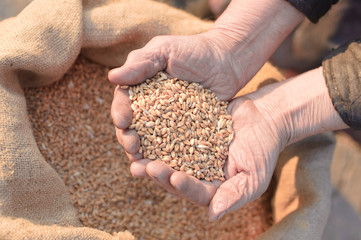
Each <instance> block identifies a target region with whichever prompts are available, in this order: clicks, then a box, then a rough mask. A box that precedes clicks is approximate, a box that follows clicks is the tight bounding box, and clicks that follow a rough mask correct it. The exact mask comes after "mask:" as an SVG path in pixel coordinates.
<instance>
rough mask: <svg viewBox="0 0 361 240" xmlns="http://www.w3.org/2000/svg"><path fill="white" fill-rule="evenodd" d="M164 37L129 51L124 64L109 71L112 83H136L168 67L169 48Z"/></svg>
mask: <svg viewBox="0 0 361 240" xmlns="http://www.w3.org/2000/svg"><path fill="white" fill-rule="evenodd" d="M163 42H164V41H163V40H162V38H159V37H156V38H153V39H152V40H151V41H150V42H149V43H148V44H147V45H146V46H145V47H143V48H141V49H138V50H134V51H132V52H131V53H129V55H128V58H127V60H126V62H125V63H124V65H123V66H122V67H119V68H115V69H112V70H111V71H109V73H108V78H109V81H110V82H111V83H114V84H118V85H121V86H123V85H135V84H139V83H141V82H144V81H145V79H147V78H150V77H153V76H154V75H155V74H156V73H157V72H159V71H161V70H163V69H165V68H166V67H167V61H168V55H167V53H166V50H165V49H167V48H166V47H165V46H164V45H165V44H162V43H163Z"/></svg>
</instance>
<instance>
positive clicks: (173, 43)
mask: <svg viewBox="0 0 361 240" xmlns="http://www.w3.org/2000/svg"><path fill="white" fill-rule="evenodd" d="M227 43H229V42H227V37H226V36H225V35H222V36H220V34H218V33H216V32H215V31H209V32H206V33H202V34H198V35H192V36H157V37H155V38H153V39H152V40H151V41H150V42H149V43H148V44H147V45H146V46H145V47H143V48H141V49H138V50H135V51H132V52H131V53H130V54H129V55H128V58H127V60H126V62H125V64H124V65H123V66H122V67H120V68H116V69H113V70H111V71H110V72H109V75H108V77H109V80H110V81H111V82H112V83H115V84H118V85H121V86H122V85H135V84H139V83H141V82H143V81H145V79H147V78H150V77H153V76H154V75H155V74H156V73H157V72H159V71H161V70H165V72H167V73H168V74H169V75H171V76H172V77H177V78H179V79H182V80H187V81H190V82H198V83H200V84H202V85H203V86H204V87H205V88H209V89H211V90H212V91H213V92H215V93H216V95H217V96H218V97H219V98H220V99H221V100H229V99H231V98H232V97H233V96H234V95H235V94H236V93H237V92H238V91H239V90H240V89H241V88H242V87H243V86H244V85H245V84H246V83H247V82H248V80H249V79H246V78H245V76H246V74H245V73H244V71H243V69H242V66H240V64H239V61H238V60H236V59H235V57H234V56H233V54H232V52H231V51H230V49H229V46H227ZM262 64H263V63H262Z"/></svg>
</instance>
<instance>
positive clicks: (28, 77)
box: [0, 0, 333, 239]
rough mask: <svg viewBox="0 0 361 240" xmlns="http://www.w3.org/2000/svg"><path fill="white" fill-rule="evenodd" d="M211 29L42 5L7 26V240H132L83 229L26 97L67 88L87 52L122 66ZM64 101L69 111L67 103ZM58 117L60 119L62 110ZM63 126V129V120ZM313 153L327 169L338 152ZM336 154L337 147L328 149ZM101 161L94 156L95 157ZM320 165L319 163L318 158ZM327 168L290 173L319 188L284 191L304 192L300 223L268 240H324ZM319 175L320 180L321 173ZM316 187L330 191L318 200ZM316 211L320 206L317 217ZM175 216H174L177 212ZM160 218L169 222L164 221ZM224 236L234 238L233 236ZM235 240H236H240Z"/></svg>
mask: <svg viewBox="0 0 361 240" xmlns="http://www.w3.org/2000/svg"><path fill="white" fill-rule="evenodd" d="M210 24H211V23H209V22H205V21H201V20H199V19H198V18H196V17H194V16H192V15H190V14H187V13H185V12H183V11H181V10H176V9H174V8H171V7H169V6H167V5H165V4H162V3H157V2H153V1H146V0H123V1H115V0H109V1H105V0H104V1H91V0H88V1H83V2H82V1H80V0H69V1H65V0H62V1H58V0H34V1H33V2H32V3H31V4H30V5H29V6H28V7H27V8H25V9H24V10H23V11H22V12H21V13H20V14H19V15H18V16H17V17H15V18H10V19H6V20H3V21H2V22H0V236H1V238H4V239H7V238H10V239H22V238H27V237H29V238H32V239H42V238H44V239H46V238H54V239H67V238H68V239H74V238H77V239H133V237H132V236H130V235H129V234H128V233H125V234H120V235H118V236H112V235H110V234H108V233H105V232H101V231H99V230H95V229H91V228H83V227H81V224H80V221H79V219H78V217H77V210H76V209H75V208H74V207H73V205H72V204H71V202H70V199H69V194H68V192H67V189H66V187H65V186H64V183H63V182H62V181H61V179H60V178H59V177H58V175H57V174H56V172H55V171H54V170H53V169H52V168H51V167H50V166H49V165H48V164H47V163H46V162H45V161H44V158H43V156H42V155H41V154H40V152H39V149H38V147H37V145H36V142H35V139H34V137H33V134H32V129H31V125H30V123H29V118H28V115H27V112H26V102H25V98H24V94H23V90H22V87H29V86H32V87H34V86H43V85H47V84H50V83H53V82H54V81H56V80H58V79H60V77H61V76H63V74H64V73H65V72H66V71H67V70H68V69H69V68H70V66H71V65H72V64H73V63H74V61H75V60H76V58H77V56H78V55H79V53H80V51H81V49H82V53H83V54H84V55H85V56H87V57H88V58H90V59H92V60H94V61H96V62H99V63H102V64H105V65H109V66H119V65H121V64H122V63H123V62H124V60H125V57H126V56H127V54H128V53H129V51H131V50H132V49H134V48H137V47H140V46H142V45H143V44H145V43H146V42H147V41H148V40H150V38H151V37H153V36H155V35H159V34H196V33H199V32H203V31H205V30H206V29H208V28H209V27H210ZM263 76H265V78H266V79H273V78H277V77H274V76H267V74H264V75H263ZM260 82H262V81H260ZM261 85H262V84H261ZM257 86H259V83H257ZM250 89H254V88H252V87H251V88H250ZM58 100H59V104H62V98H61V96H60V97H59V99H58ZM99 101H100V100H99ZM44 104H46V103H44ZM52 110H53V111H56V108H54V109H52ZM45 117H46V113H45ZM56 121H61V118H60V119H56ZM69 124H70V126H71V125H72V124H74V123H69ZM75 124H76V123H75ZM89 127H90V128H91V126H89ZM53 138H56V136H53V137H52V138H51V137H50V138H49V141H51V140H52V139H53ZM69 138H71V136H69ZM114 141H115V139H114ZM313 144H314V145H312V144H310V146H315V147H314V148H313V147H312V148H309V149H308V148H306V149H302V154H303V155H302V156H309V157H308V158H309V159H319V158H320V157H319V156H320V155H322V156H323V157H324V159H326V160H327V159H328V157H329V154H330V153H331V152H332V151H331V149H332V145H333V142H332V141H328V142H327V141H326V143H325V145H320V147H319V148H316V146H318V144H317V142H314V143H313ZM327 144H328V145H329V147H325V146H326V145H327ZM296 146H298V145H296ZM42 147H43V146H42ZM50 150H51V149H50ZM297 151H298V150H297V147H295V148H291V150H290V152H293V153H294V154H289V155H287V156H288V157H289V158H290V157H291V156H294V155H296V154H298V153H297ZM84 154H85V153H84ZM92 154H95V153H92V152H89V153H87V154H86V155H87V156H92ZM313 155H315V157H314V158H312V157H311V156H313ZM305 159H307V157H306V158H305ZM326 160H320V161H310V160H308V161H304V164H301V165H300V168H297V170H292V169H291V170H290V178H291V179H292V178H294V177H295V176H296V177H298V175H295V174H297V173H298V172H301V173H303V174H301V175H300V176H301V178H302V176H307V178H308V179H309V180H310V183H313V185H312V184H310V185H308V184H302V183H303V181H297V183H299V184H300V185H297V184H296V186H293V185H290V186H283V185H282V184H281V183H283V182H280V183H279V187H278V190H277V192H279V191H281V192H280V193H282V192H283V193H284V196H285V197H292V196H295V194H290V195H289V194H288V193H294V192H297V193H298V194H299V198H300V206H299V207H298V208H297V209H296V210H295V211H294V212H292V213H290V212H291V211H290V210H288V211H286V212H287V213H290V214H288V215H287V216H286V214H283V215H281V216H286V217H285V218H284V219H285V220H281V221H280V222H279V223H278V224H276V225H275V226H274V227H272V228H271V231H267V232H266V233H265V234H264V235H262V236H261V238H262V239H281V237H280V236H282V237H283V238H285V239H294V236H297V237H298V238H297V239H318V238H319V237H320V232H321V231H322V229H323V227H322V226H323V223H324V222H325V221H326V219H325V218H324V217H325V216H327V214H328V210H327V207H328V206H329V204H328V203H329V202H328V201H327V199H328V197H329V196H328V195H327V194H328V191H327V189H328V188H329V183H328V181H326V180H325V172H326V171H327V170H328V168H329V163H328V162H327V161H326ZM281 162H282V161H281ZM300 162H302V163H303V161H300ZM54 167H55V166H54ZM313 168H314V169H320V171H318V172H315V171H312V169H313ZM60 169H61V166H60ZM321 173H322V174H321ZM296 179H298V178H296ZM284 182H287V181H284ZM305 182H306V183H308V182H307V181H305ZM313 187H315V188H316V187H317V189H321V190H320V191H319V190H317V191H315V188H313ZM295 188H296V190H295ZM305 190H308V192H310V193H312V194H308V195H307V196H311V197H313V198H309V199H308V200H309V201H301V199H302V196H303V195H302V193H303V192H305ZM277 192H276V196H277V194H278V193H277ZM306 192H307V191H306ZM75 193H76V191H75ZM73 194H74V192H73ZM296 195H297V194H296ZM136 197H137V196H136V195H135V196H133V198H136ZM313 206H320V207H319V209H318V210H317V215H315V214H314V213H315V212H316V211H315V210H314V208H312V207H313ZM140 207H141V206H140ZM168 208H169V209H171V206H169V207H168ZM139 209H141V208H139ZM283 209H284V207H282V205H280V206H278V204H277V201H276V204H275V206H274V212H275V216H279V215H277V214H276V213H277V212H279V211H281V210H283ZM292 210H293V209H292ZM157 213H159V214H162V213H161V211H158V212H157ZM195 217H197V216H195ZM277 219H278V218H277ZM298 219H303V220H304V221H308V222H309V225H307V226H313V225H315V226H319V228H318V229H314V228H306V229H307V230H309V231H304V232H302V231H299V230H298V229H299V228H300V226H301V227H302V228H303V227H304V225H302V224H301V225H300V223H299V221H298ZM116 220H117V219H115V221H116ZM143 220H144V221H146V219H143ZM277 221H278V220H277ZM302 223H304V222H302ZM19 229H20V230H19ZM116 231H121V229H117V230H116ZM225 231H229V229H227V228H225ZM295 234H296V235H295ZM50 236H51V237H50ZM269 236H272V237H269ZM274 236H277V237H276V238H275V237H274ZM229 238H230V239H233V238H232V233H230V235H229Z"/></svg>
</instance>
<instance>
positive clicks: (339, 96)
mask: <svg viewBox="0 0 361 240" xmlns="http://www.w3.org/2000/svg"><path fill="white" fill-rule="evenodd" d="M322 66H323V75H324V77H325V80H326V85H327V88H328V92H329V94H330V97H331V100H332V103H333V106H334V107H335V109H336V111H337V112H338V113H339V115H340V116H341V118H342V120H343V121H344V122H345V123H346V124H347V125H348V126H350V127H351V128H354V129H358V130H361V39H359V40H356V41H354V42H351V43H349V44H347V45H343V46H341V47H339V48H338V49H337V50H334V51H332V52H331V53H330V54H329V55H328V56H326V58H325V59H324V61H323V62H322Z"/></svg>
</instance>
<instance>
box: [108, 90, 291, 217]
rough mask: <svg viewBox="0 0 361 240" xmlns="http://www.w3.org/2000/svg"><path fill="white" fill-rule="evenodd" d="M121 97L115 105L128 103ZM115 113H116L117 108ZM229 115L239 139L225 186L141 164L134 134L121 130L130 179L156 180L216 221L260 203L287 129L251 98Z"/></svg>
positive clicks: (241, 100) (145, 161) (153, 164)
mask: <svg viewBox="0 0 361 240" xmlns="http://www.w3.org/2000/svg"><path fill="white" fill-rule="evenodd" d="M117 91H118V92H117V93H116V97H115V100H116V99H118V100H120V99H124V100H128V99H127V95H126V92H125V91H124V90H120V89H118V90H117ZM128 101H129V100H128ZM119 103H120V102H119ZM116 104H117V101H116ZM117 106H119V105H118V104H117ZM123 106H124V105H123ZM113 109H114V111H115V110H117V109H119V107H114V108H113ZM229 112H230V114H231V116H232V120H233V129H234V132H235V136H234V139H233V141H232V143H231V145H230V148H229V158H228V160H227V163H226V166H225V168H224V170H225V174H226V181H225V182H223V183H221V182H219V181H213V182H206V181H200V180H198V179H196V178H194V177H191V176H188V175H187V174H185V173H184V172H179V171H175V170H173V169H172V168H170V167H168V166H167V165H165V164H164V163H162V162H158V161H150V160H148V159H142V156H141V154H139V153H136V152H137V151H138V149H139V138H137V135H136V133H135V132H134V133H132V131H133V130H125V131H124V130H119V129H117V136H118V140H119V142H121V143H122V144H123V146H124V149H125V150H126V151H127V152H131V153H128V156H129V157H130V159H131V161H132V164H131V167H130V171H131V173H132V174H133V175H134V176H138V177H147V178H151V179H153V180H154V181H155V182H156V183H158V184H159V185H160V186H162V187H163V188H165V189H166V190H167V191H168V192H170V193H172V194H174V195H178V196H179V197H183V198H186V199H188V200H190V201H191V202H194V203H196V204H199V205H204V206H209V219H210V220H212V221H214V220H217V219H218V218H219V217H220V216H222V215H223V214H225V213H226V212H228V211H232V210H235V209H238V208H240V207H242V206H243V205H244V204H246V203H247V202H249V201H252V200H254V199H256V198H257V197H259V196H260V195H261V194H262V193H263V192H264V191H265V190H266V189H267V187H268V184H269V182H270V179H271V176H272V173H273V170H274V167H275V164H276V162H277V159H278V155H279V153H280V151H281V150H282V149H283V148H284V146H285V145H286V140H287V135H286V132H285V131H281V130H283V125H279V126H276V125H275V122H274V121H273V120H272V119H270V118H269V117H268V115H264V114H263V113H262V112H261V111H260V110H259V108H258V106H256V105H255V104H254V103H253V101H251V100H249V99H248V98H247V96H245V97H240V98H237V99H235V100H233V101H232V102H231V103H230V105H229ZM117 115H118V116H120V114H117Z"/></svg>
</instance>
